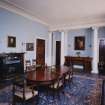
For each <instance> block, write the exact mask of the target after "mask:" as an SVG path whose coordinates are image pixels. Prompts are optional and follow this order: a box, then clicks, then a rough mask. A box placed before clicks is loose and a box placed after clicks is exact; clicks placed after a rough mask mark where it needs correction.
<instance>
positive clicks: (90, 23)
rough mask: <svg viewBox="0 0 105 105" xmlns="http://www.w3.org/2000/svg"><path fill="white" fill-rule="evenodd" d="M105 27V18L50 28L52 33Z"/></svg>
mask: <svg viewBox="0 0 105 105" xmlns="http://www.w3.org/2000/svg"><path fill="white" fill-rule="evenodd" d="M103 26H105V18H98V19H95V17H94V18H93V19H91V20H90V19H87V20H86V19H85V20H84V19H83V20H78V21H76V22H71V23H68V24H60V25H52V26H50V27H49V29H50V31H56V30H72V29H81V28H90V27H103Z"/></svg>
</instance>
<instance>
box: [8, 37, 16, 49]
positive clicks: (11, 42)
mask: <svg viewBox="0 0 105 105" xmlns="http://www.w3.org/2000/svg"><path fill="white" fill-rule="evenodd" d="M8 47H16V37H14V36H8Z"/></svg>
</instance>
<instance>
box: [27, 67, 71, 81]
mask: <svg viewBox="0 0 105 105" xmlns="http://www.w3.org/2000/svg"><path fill="white" fill-rule="evenodd" d="M68 71H69V67H67V66H61V67H57V68H55V69H54V70H51V69H48V68H45V67H43V68H38V69H37V70H35V71H30V72H27V80H29V81H31V82H50V81H53V80H56V79H57V78H59V77H60V76H62V75H63V74H65V73H66V72H68Z"/></svg>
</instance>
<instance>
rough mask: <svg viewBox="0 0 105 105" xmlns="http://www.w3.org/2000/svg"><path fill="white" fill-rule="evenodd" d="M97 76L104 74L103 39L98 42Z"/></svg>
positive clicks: (104, 47) (104, 43)
mask: <svg viewBox="0 0 105 105" xmlns="http://www.w3.org/2000/svg"><path fill="white" fill-rule="evenodd" d="M98 66H99V74H105V39H101V40H100V42H99V65H98Z"/></svg>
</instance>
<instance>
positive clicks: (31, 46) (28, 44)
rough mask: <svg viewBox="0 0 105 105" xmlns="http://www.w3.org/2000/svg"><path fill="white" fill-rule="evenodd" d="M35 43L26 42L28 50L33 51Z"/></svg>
mask: <svg viewBox="0 0 105 105" xmlns="http://www.w3.org/2000/svg"><path fill="white" fill-rule="evenodd" d="M33 50H34V43H26V51H33Z"/></svg>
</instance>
